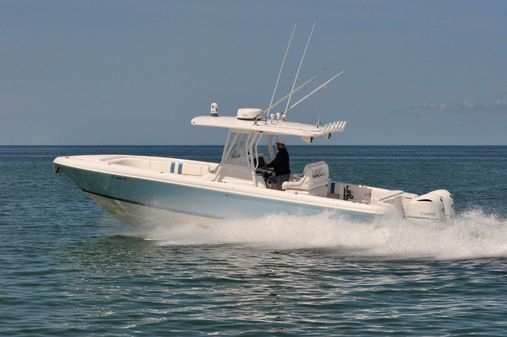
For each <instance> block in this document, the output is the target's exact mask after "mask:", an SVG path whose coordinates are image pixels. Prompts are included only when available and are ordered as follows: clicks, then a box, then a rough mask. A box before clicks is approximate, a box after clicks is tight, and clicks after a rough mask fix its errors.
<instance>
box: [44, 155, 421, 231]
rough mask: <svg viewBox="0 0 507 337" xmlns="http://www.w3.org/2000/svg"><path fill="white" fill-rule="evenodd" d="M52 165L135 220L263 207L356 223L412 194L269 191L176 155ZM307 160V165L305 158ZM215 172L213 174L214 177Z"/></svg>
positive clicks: (329, 188) (192, 218) (194, 218)
mask: <svg viewBox="0 0 507 337" xmlns="http://www.w3.org/2000/svg"><path fill="white" fill-rule="evenodd" d="M54 165H55V169H56V170H57V171H59V172H63V173H65V174H66V175H67V176H69V177H70V178H71V179H72V180H73V181H74V182H75V183H76V184H77V185H78V186H79V187H80V188H81V189H82V190H83V191H85V192H86V193H87V194H88V195H90V196H91V197H92V198H93V199H94V200H95V201H96V202H97V203H98V204H99V205H101V206H102V207H103V208H104V209H106V210H107V211H108V212H110V213H111V214H113V215H115V216H117V217H118V218H120V219H122V220H124V221H126V222H129V223H133V224H136V225H151V224H156V225H160V224H164V225H167V226H170V225H174V224H182V223H196V224H203V225H208V224H213V223H217V222H219V221H220V220H223V219H231V218H245V217H246V218H256V217H259V216H263V215H266V214H291V215H294V214H301V215H315V214H319V213H323V212H326V213H327V214H330V216H332V217H335V218H337V219H338V218H342V217H346V218H347V219H352V220H356V219H357V220H359V221H361V222H364V221H371V220H373V219H375V218H376V217H381V216H399V217H401V216H403V213H404V212H403V203H406V202H407V200H413V199H414V197H415V195H413V194H408V193H404V192H402V191H390V190H385V189H379V188H372V187H367V186H359V185H351V184H347V185H346V186H347V188H349V189H350V191H351V192H353V193H354V194H356V198H355V199H353V200H352V201H351V200H342V199H340V198H339V196H340V194H339V193H337V192H336V191H335V189H337V190H339V189H340V188H341V187H340V188H339V187H338V186H344V185H345V184H341V183H337V182H330V181H329V182H328V183H327V184H326V185H325V186H324V187H325V190H323V189H322V188H320V187H319V188H317V189H311V190H304V189H302V187H300V188H299V189H294V190H291V189H287V190H285V191H282V190H274V189H269V188H267V187H266V186H265V185H264V183H263V182H262V181H261V179H262V177H258V178H259V181H258V182H257V184H253V183H252V181H247V180H243V179H241V178H240V177H239V178H238V177H234V176H230V175H228V176H225V177H222V178H220V177H219V173H218V172H217V164H215V163H207V162H198V161H191V160H178V159H174V158H160V157H144V156H119V155H96V156H74V157H59V158H56V159H55V161H54ZM309 166H311V165H309ZM217 177H218V178H217Z"/></svg>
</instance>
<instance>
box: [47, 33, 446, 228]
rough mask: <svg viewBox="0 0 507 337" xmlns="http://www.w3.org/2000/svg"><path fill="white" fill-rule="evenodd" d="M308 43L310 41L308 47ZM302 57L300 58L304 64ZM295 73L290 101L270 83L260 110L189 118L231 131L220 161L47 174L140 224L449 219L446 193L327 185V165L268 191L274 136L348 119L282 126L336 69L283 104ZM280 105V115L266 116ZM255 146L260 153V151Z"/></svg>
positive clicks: (62, 160)
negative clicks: (266, 218)
mask: <svg viewBox="0 0 507 337" xmlns="http://www.w3.org/2000/svg"><path fill="white" fill-rule="evenodd" d="M312 31H313V29H312ZM292 34H294V30H293V32H292ZM310 36H311V34H310ZM291 40H292V35H291ZM308 42H309V39H308V41H307V45H306V46H308ZM289 45H290V42H289ZM288 49H289V47H287V50H288ZM287 50H286V53H285V56H284V61H283V62H282V67H281V69H280V73H279V75H278V79H279V78H280V74H281V72H282V69H283V63H284V62H285V58H286V56H287ZM305 52H306V47H305ZM303 58H304V53H303V57H302V58H301V61H302V60H303ZM301 63H302V62H301ZM301 63H300V66H299V68H298V73H299V70H300V67H301ZM298 73H297V74H296V79H295V80H294V85H293V87H292V89H291V91H290V92H289V94H288V95H286V96H284V97H282V99H280V100H278V101H277V102H275V103H273V98H274V96H275V92H276V87H277V85H275V90H274V92H273V96H272V99H271V103H270V105H269V107H268V108H266V109H257V108H255V109H254V108H243V109H238V110H237V113H236V115H235V116H220V115H219V113H218V107H217V105H216V103H212V105H211V111H210V115H208V116H200V117H195V118H193V119H192V121H191V123H192V125H194V126H205V127H217V128H223V129H226V130H228V136H227V139H226V141H225V144H224V148H223V153H222V158H221V160H220V162H218V163H214V162H202V161H195V160H185V159H179V158H162V157H148V156H132V155H83V156H68V157H58V158H56V159H55V160H54V163H53V165H54V169H55V171H56V172H62V173H64V174H66V175H67V176H68V177H69V178H70V179H71V180H72V181H74V183H76V185H77V186H78V187H79V188H81V189H82V190H83V191H84V192H86V193H87V194H88V195H89V196H90V197H92V198H93V199H94V200H95V201H97V202H98V204H100V205H101V206H102V207H103V208H105V209H106V210H107V211H109V212H111V213H112V214H114V215H115V216H117V217H119V218H121V219H123V220H125V221H127V222H130V223H134V224H140V225H147V224H151V223H156V224H167V225H172V224H181V223H182V221H183V223H187V222H188V223H206V224H209V223H214V222H220V221H223V219H231V218H249V217H255V218H258V217H260V216H262V215H266V214H298V215H299V214H301V215H313V214H319V213H324V212H325V213H327V214H328V216H330V217H332V218H336V219H337V221H339V219H342V218H344V217H345V218H348V219H358V220H359V221H372V220H374V219H376V218H378V217H385V216H390V217H392V216H394V217H400V218H406V219H407V220H409V221H412V222H427V221H430V222H431V221H442V222H448V221H450V220H452V218H453V217H454V215H455V212H454V206H453V199H452V196H451V194H450V193H449V192H448V191H446V190H436V191H433V192H430V193H427V194H424V195H419V196H418V195H416V194H413V193H407V192H404V191H401V190H388V189H383V188H377V187H371V186H365V185H357V184H351V183H346V182H340V181H333V180H331V179H330V174H329V167H328V165H327V164H326V162H325V161H318V162H314V163H308V164H307V165H306V166H305V167H304V170H303V172H300V173H298V174H292V175H291V177H290V180H289V181H286V182H284V183H283V184H282V188H281V189H275V188H273V185H274V184H273V183H272V178H273V172H272V171H271V170H270V168H268V167H266V166H265V163H267V162H269V161H271V160H272V159H273V158H274V157H275V149H274V146H273V144H274V142H275V140H276V139H278V138H279V137H283V138H286V137H290V136H293V137H299V138H301V139H302V140H304V141H305V142H307V143H313V142H314V140H317V139H329V138H330V137H331V135H333V134H336V133H341V132H343V131H344V129H345V127H346V125H347V123H346V122H345V121H334V122H330V123H327V124H324V125H321V124H320V123H317V124H316V125H311V124H303V123H297V122H292V121H288V117H287V112H288V111H289V110H290V109H291V108H292V107H294V106H296V105H298V104H299V103H301V102H302V101H304V100H305V99H306V98H308V97H309V96H311V95H313V94H314V93H315V92H317V91H318V90H320V89H321V88H323V87H324V86H326V85H327V84H329V83H330V82H331V81H332V80H334V79H335V78H336V77H338V76H339V75H340V74H341V73H342V72H340V73H338V74H336V75H334V76H333V77H332V78H331V79H329V80H328V81H326V82H324V83H323V84H322V85H321V86H319V87H317V88H316V89H315V90H313V91H312V92H310V94H308V95H306V96H304V97H303V98H302V99H300V100H299V101H298V102H296V103H294V104H292V105H290V100H291V97H292V96H293V95H294V94H295V93H296V92H298V91H299V90H300V89H301V88H302V87H304V86H305V85H306V84H307V83H308V82H309V81H307V82H305V83H303V84H302V85H300V86H299V87H297V88H296V87H295V83H296V80H297V77H298V76H297V75H298ZM278 79H277V84H278ZM285 100H287V104H286V108H285V109H284V110H283V111H281V112H278V113H276V114H274V113H273V114H271V113H270V112H271V109H273V108H274V107H275V106H277V105H278V103H280V102H282V101H285ZM262 139H265V141H266V146H261V145H260V144H261V141H262ZM262 150H264V151H262ZM262 152H265V153H262Z"/></svg>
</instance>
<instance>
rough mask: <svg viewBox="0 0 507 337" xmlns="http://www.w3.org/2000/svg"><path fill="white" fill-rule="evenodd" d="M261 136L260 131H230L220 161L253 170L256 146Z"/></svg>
mask: <svg viewBox="0 0 507 337" xmlns="http://www.w3.org/2000/svg"><path fill="white" fill-rule="evenodd" d="M261 137H262V134H261V133H255V132H237V131H230V132H229V136H228V138H227V142H226V143H225V145H224V152H223V154H222V162H221V163H222V164H229V165H237V166H245V167H248V168H249V169H250V170H255V163H254V158H256V157H257V146H258V144H259V141H260V139H261Z"/></svg>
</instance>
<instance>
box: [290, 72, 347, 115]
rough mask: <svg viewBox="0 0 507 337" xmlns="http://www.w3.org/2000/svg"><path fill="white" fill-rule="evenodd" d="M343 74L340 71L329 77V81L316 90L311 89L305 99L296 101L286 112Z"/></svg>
mask: <svg viewBox="0 0 507 337" xmlns="http://www.w3.org/2000/svg"><path fill="white" fill-rule="evenodd" d="M343 73H344V70H342V71H340V72H339V73H338V74H336V75H334V76H333V77H331V78H330V79H329V80H327V81H325V82H324V83H322V84H321V85H319V86H318V87H317V88H315V89H313V90H312V91H311V92H310V93H309V94H308V95H306V96H305V97H303V98H301V99H300V100H299V101H297V102H296V103H294V104H292V105H291V106H290V107H289V108H288V109H287V111H289V110H290V109H292V108H294V107H296V106H297V105H299V104H300V103H302V102H303V101H305V100H306V99H307V98H309V97H310V96H312V95H313V94H315V93H316V92H317V91H319V90H320V89H322V88H325V87H326V85H328V84H329V83H331V82H332V81H334V79H335V78H337V77H338V76H340V75H341V74H343Z"/></svg>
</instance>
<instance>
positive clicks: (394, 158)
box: [0, 146, 507, 336]
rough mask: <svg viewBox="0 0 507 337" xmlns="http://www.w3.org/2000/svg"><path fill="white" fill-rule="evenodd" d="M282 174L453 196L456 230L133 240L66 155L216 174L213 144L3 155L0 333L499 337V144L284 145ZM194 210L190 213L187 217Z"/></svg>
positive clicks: (284, 226)
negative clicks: (164, 160) (137, 160)
mask: <svg viewBox="0 0 507 337" xmlns="http://www.w3.org/2000/svg"><path fill="white" fill-rule="evenodd" d="M289 151H290V155H291V163H292V169H293V171H294V172H297V171H300V170H302V169H303V167H304V165H305V163H309V162H313V161H318V160H321V159H325V160H326V161H327V162H328V164H329V166H330V169H331V175H332V178H333V179H334V180H339V181H345V182H350V183H360V184H367V185H372V186H379V187H385V188H393V189H403V190H405V191H410V192H414V193H418V194H421V193H425V192H428V191H431V190H434V189H438V188H445V189H448V190H450V191H451V192H452V193H453V195H454V200H455V205H456V210H457V214H458V215H457V219H456V221H455V222H454V223H452V224H447V225H443V224H436V223H434V224H427V225H414V224H411V223H408V222H405V221H394V220H390V221H388V220H381V221H377V222H374V223H352V222H351V223H347V222H336V221H332V220H330V219H328V217H326V215H321V216H312V217H298V216H289V215H281V214H270V215H264V214H259V217H258V218H256V219H251V220H248V221H245V220H234V219H232V220H230V221H224V222H223V224H221V225H220V226H216V227H212V228H205V227H200V226H195V225H192V224H187V225H185V224H179V226H176V227H175V228H171V229H167V228H164V227H162V226H160V227H155V228H151V229H150V230H147V229H139V228H135V227H133V226H131V225H128V224H125V223H122V222H120V221H119V220H117V219H116V218H114V217H112V216H111V215H109V214H107V213H106V212H105V211H103V210H102V209H101V208H99V207H98V206H97V205H95V204H94V203H93V202H92V200H90V199H89V198H88V197H87V196H86V195H85V194H84V193H83V192H81V191H80V190H79V189H78V188H77V187H76V186H75V185H74V184H73V183H72V182H71V181H70V180H69V179H68V178H67V177H65V176H64V175H56V174H53V172H52V160H53V159H54V158H55V157H57V156H61V155H74V154H99V153H103V154H111V153H128V154H140V155H155V156H172V157H182V158H189V159H197V160H211V161H218V160H219V158H220V155H221V148H220V147H218V146H37V147H23V146H3V147H0V336H346V335H360V336H386V335H389V336H394V335H398V336H461V335H470V334H475V335H479V336H505V335H507V147H506V146H484V147H483V146H289ZM196 207H199V205H196Z"/></svg>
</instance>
